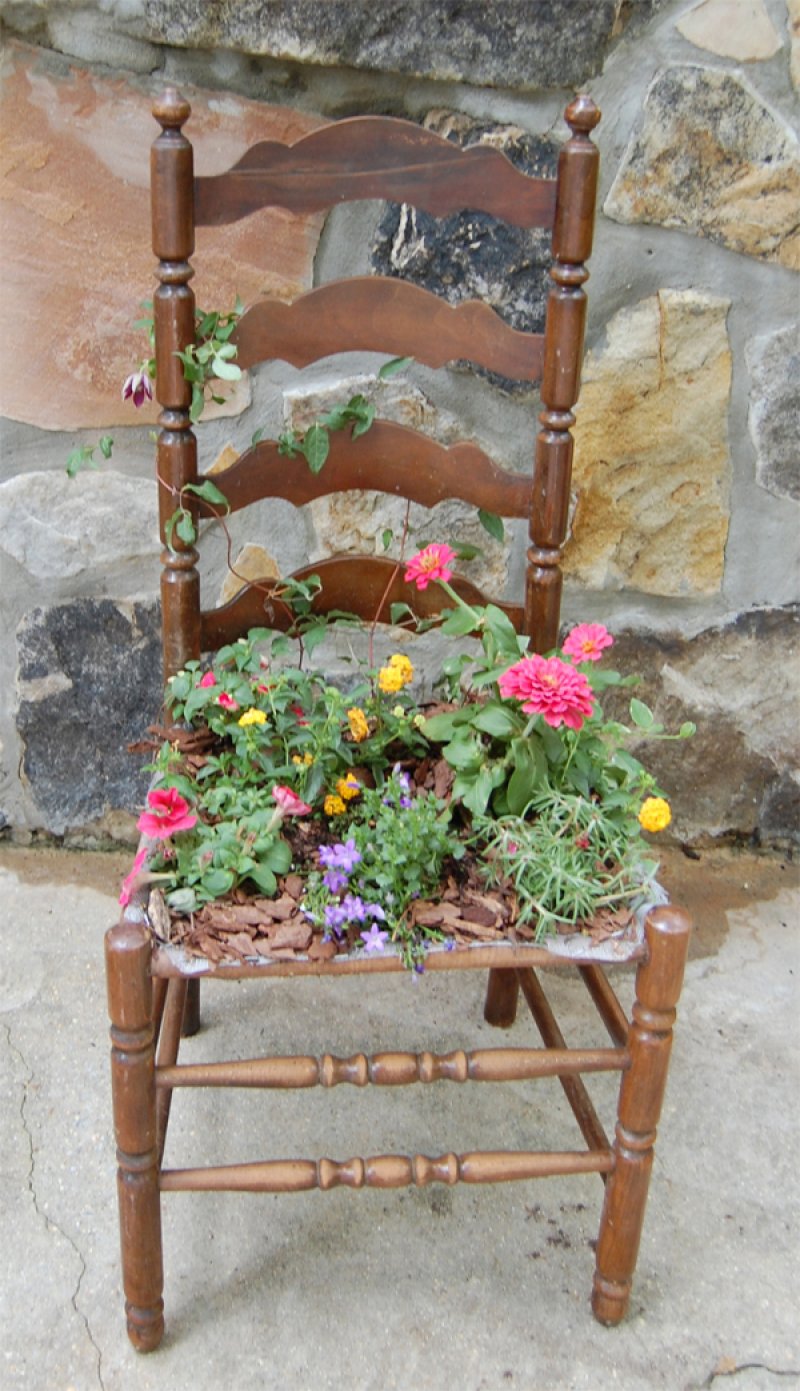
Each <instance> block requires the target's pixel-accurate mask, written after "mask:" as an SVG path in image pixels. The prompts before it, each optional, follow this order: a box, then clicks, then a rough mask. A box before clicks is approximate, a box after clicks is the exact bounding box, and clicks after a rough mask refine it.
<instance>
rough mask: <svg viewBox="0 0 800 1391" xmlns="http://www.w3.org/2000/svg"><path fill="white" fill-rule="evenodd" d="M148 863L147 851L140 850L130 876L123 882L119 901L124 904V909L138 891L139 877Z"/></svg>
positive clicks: (126, 876)
mask: <svg viewBox="0 0 800 1391" xmlns="http://www.w3.org/2000/svg"><path fill="white" fill-rule="evenodd" d="M146 862H147V850H146V849H143V850H140V851H139V853H138V854H137V856H136V859H135V860H134V862H133V865H132V866H131V871H130V874H126V875H125V878H124V879H123V881H122V888H121V891H120V895H119V901H120V903H121V904H122V907H123V908H127V906H128V904H129V903H130V901H131V899H132V898H133V895H134V893H135V891H136V881H137V879H138V878H139V875H140V874H141V872H142V870H143V869H144V867H145V864H146Z"/></svg>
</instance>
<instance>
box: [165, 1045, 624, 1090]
mask: <svg viewBox="0 0 800 1391" xmlns="http://www.w3.org/2000/svg"><path fill="white" fill-rule="evenodd" d="M627 1064H628V1055H627V1054H626V1053H624V1052H621V1051H620V1050H619V1049H617V1048H592V1049H577V1048H560V1049H558V1048H547V1049H545V1048H481V1049H476V1050H475V1051H474V1052H471V1053H466V1052H464V1051H463V1050H462V1049H458V1050H457V1051H455V1052H453V1053H376V1054H375V1055H374V1056H372V1057H369V1056H367V1055H366V1054H365V1053H354V1054H353V1056H352V1057H349V1058H337V1057H334V1056H333V1055H332V1054H330V1053H324V1054H323V1055H322V1057H320V1058H314V1057H302V1056H298V1057H283V1058H281V1057H277V1058H251V1059H243V1060H240V1061H233V1062H220V1063H186V1064H179V1065H177V1066H168V1067H159V1068H157V1069H156V1086H157V1087H159V1088H168V1089H172V1088H173V1087H276V1088H290V1089H291V1088H296V1087H317V1086H320V1087H335V1086H337V1085H338V1084H339V1083H342V1082H348V1083H350V1084H351V1085H353V1086H356V1087H364V1086H367V1085H368V1084H369V1083H372V1084H373V1085H374V1086H378V1087H402V1086H407V1085H409V1084H410V1083H412V1082H441V1081H445V1082H520V1081H524V1080H525V1079H527V1078H532V1077H564V1076H574V1075H575V1074H577V1073H581V1072H619V1071H622V1070H623V1069H624V1068H625V1067H626V1066H627Z"/></svg>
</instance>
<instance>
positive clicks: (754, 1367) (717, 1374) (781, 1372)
mask: <svg viewBox="0 0 800 1391" xmlns="http://www.w3.org/2000/svg"><path fill="white" fill-rule="evenodd" d="M740 1372H766V1373H767V1375H768V1376H773V1377H800V1368H798V1367H786V1368H784V1367H768V1366H767V1364H766V1362H738V1363H737V1364H736V1366H735V1367H724V1368H720V1367H719V1364H717V1366H716V1367H715V1368H714V1370H713V1372H710V1373H709V1375H708V1376H707V1377H706V1379H705V1381H704V1382H703V1383H702V1391H708V1388H709V1387H711V1386H713V1385H714V1382H715V1381H716V1380H717V1378H720V1379H721V1378H722V1377H735V1376H738V1375H739V1373H740Z"/></svg>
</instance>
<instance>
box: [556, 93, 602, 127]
mask: <svg viewBox="0 0 800 1391" xmlns="http://www.w3.org/2000/svg"><path fill="white" fill-rule="evenodd" d="M564 120H565V121H566V123H567V125H568V126H569V128H570V130H571V131H572V132H573V134H574V135H578V134H580V135H586V136H588V135H589V133H590V132H591V131H593V130H594V128H595V126H596V125H597V123H598V121H599V120H600V108H599V107H598V106H595V104H594V102H593V101H592V98H591V97H590V96H588V94H587V93H586V92H581V93H580V94H579V95H578V96H577V97H575V99H574V101H571V102H570V104H569V106H568V107H567V109H566V111H565V112H564Z"/></svg>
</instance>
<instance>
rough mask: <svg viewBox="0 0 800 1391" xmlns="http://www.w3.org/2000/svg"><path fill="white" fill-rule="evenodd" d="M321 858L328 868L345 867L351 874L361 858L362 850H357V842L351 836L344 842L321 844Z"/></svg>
mask: <svg viewBox="0 0 800 1391" xmlns="http://www.w3.org/2000/svg"><path fill="white" fill-rule="evenodd" d="M319 858H320V863H321V864H323V865H325V868H326V869H343V870H345V872H346V873H347V874H349V873H350V871H351V870H352V869H355V867H356V865H357V864H358V862H359V860H360V859H361V852H360V851H359V850H356V843H355V841H354V840H353V839H352V837H351V838H350V840H346V841H345V842H344V843H342V842H341V841H338V842H337V843H336V845H323V846H321V847H320V852H319Z"/></svg>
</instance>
